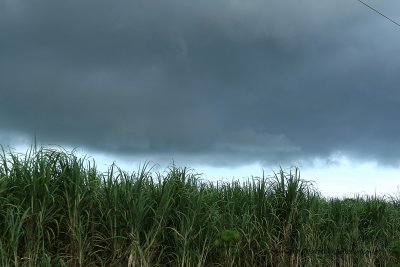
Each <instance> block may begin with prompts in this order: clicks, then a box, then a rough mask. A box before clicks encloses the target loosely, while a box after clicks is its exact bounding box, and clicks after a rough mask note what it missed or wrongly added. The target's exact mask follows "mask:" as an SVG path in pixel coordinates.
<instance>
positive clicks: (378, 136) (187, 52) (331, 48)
mask: <svg viewBox="0 0 400 267" xmlns="http://www.w3.org/2000/svg"><path fill="white" fill-rule="evenodd" d="M374 4H375V6H376V7H377V8H378V9H379V10H381V11H382V12H384V13H385V14H387V15H388V16H390V17H392V18H393V19H396V17H395V16H396V14H393V12H392V10H396V9H397V10H398V8H400V3H399V2H398V1H394V0H391V1H385V3H384V4H383V3H374ZM399 19H400V18H399ZM0 35H1V36H2V38H1V41H0V58H1V60H0V92H1V97H0V121H1V125H0V130H2V131H3V132H8V133H10V132H13V133H18V134H21V135H22V134H25V135H32V136H33V134H34V132H36V134H37V136H38V138H39V139H40V140H43V141H44V142H48V143H57V144H61V145H65V144H67V145H72V146H83V147H87V148H90V149H94V150H97V151H102V152H109V153H115V154H125V155H141V154H143V155H152V154H153V155H168V156H169V155H180V156H184V157H187V158H191V157H192V158H193V159H201V160H202V161H204V162H205V163H209V164H229V163H230V162H231V163H232V162H233V163H235V164H240V163H243V164H244V163H250V162H254V161H260V162H266V163H282V164H285V163H290V162H292V161H296V160H307V159H312V158H315V157H321V158H324V157H329V155H332V154H333V153H336V152H337V151H341V152H344V153H347V154H349V155H351V156H353V157H355V158H358V159H360V160H376V161H378V162H379V163H381V164H397V163H398V162H399V153H398V152H399V151H400V135H399V132H400V124H399V123H398V118H399V117H400V109H399V107H400V90H398V88H400V84H399V78H398V75H399V73H400V62H399V60H398V58H397V55H398V54H399V53H400V28H399V27H397V26H396V25H394V24H393V23H390V22H389V21H388V20H385V19H384V18H383V17H381V16H379V15H377V14H376V13H373V12H372V11H371V10H368V9H367V8H365V6H362V5H360V3H358V2H357V1H344V0H340V1H327V0H322V1H321V0H304V1H282V0H269V1H261V0H246V1H240V0H219V1H215V0H204V1H187V0H169V1H161V0H154V1H147V0H146V1H145V0H134V1H132V0H130V1H127V0H121V1H99V0H96V1H94V0H93V1H90V0H89V1H84V2H82V1H61V2H59V1H50V0H32V1H29V2H27V1H22V0H13V1H2V2H1V3H0ZM13 135H15V134H13ZM4 138H5V137H4ZM6 141H7V140H6V139H3V141H2V140H0V142H6ZM8 141H9V140H8ZM8 141H7V142H8Z"/></svg>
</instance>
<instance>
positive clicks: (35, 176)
mask: <svg viewBox="0 0 400 267" xmlns="http://www.w3.org/2000/svg"><path fill="white" fill-rule="evenodd" d="M0 151H1V155H0V266H4V267H8V266H128V267H133V266H173V267H175V266H182V267H183V266H196V267H200V266H282V267H283V266H285V267H286V266H399V263H400V242H399V240H400V205H399V204H400V201H399V198H397V197H395V196H355V197H354V198H352V199H336V198H329V199H328V198H325V197H323V196H321V194H320V193H319V192H318V191H317V190H316V189H315V186H314V184H313V183H312V182H309V181H306V180H303V179H300V172H299V170H298V169H296V168H294V169H292V170H291V171H288V172H285V171H283V170H280V171H279V172H277V173H276V174H275V175H273V176H271V177H267V176H264V177H261V178H249V179H248V180H247V181H245V182H239V181H233V182H229V183H228V182H218V183H217V182H214V183H212V182H209V181H204V180H202V179H201V176H199V175H197V174H195V173H193V171H191V170H189V169H187V168H179V167H176V166H171V167H170V168H168V170H167V171H166V172H165V173H163V174H161V173H154V172H151V168H148V167H149V166H148V165H145V166H143V168H141V169H139V170H138V171H137V172H133V173H127V172H125V171H123V170H121V169H120V168H118V167H117V166H115V165H112V166H111V167H110V168H109V170H108V172H106V173H100V172H99V171H98V170H97V169H96V165H95V162H94V161H90V160H88V159H87V158H78V157H77V156H76V155H75V154H74V152H68V151H65V150H63V149H51V148H45V147H41V148H35V147H32V149H30V150H28V151H27V152H26V154H17V153H15V152H12V151H11V150H9V151H5V149H3V148H1V150H0ZM382 179H384V177H383V178H382ZM383 181H384V180H383Z"/></svg>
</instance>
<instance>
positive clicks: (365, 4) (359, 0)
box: [357, 0, 400, 27]
mask: <svg viewBox="0 0 400 267" xmlns="http://www.w3.org/2000/svg"><path fill="white" fill-rule="evenodd" d="M357 1H358V2H360V3H361V4H363V5H364V6H366V7H368V8H369V9H371V10H373V11H375V12H376V13H378V14H379V15H381V16H382V17H384V18H385V19H387V20H389V21H390V22H392V23H394V24H396V25H397V26H399V27H400V24H399V23H397V22H396V21H394V20H392V19H391V18H389V17H388V16H385V15H384V14H382V13H381V12H379V11H378V10H376V9H375V8H373V7H372V6H370V5H368V4H367V3H365V2H363V1H361V0H357Z"/></svg>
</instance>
